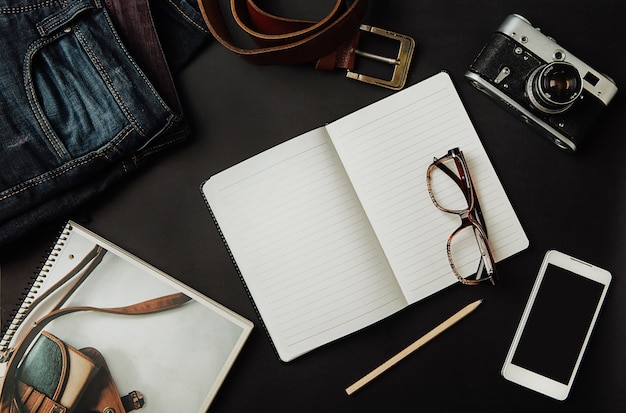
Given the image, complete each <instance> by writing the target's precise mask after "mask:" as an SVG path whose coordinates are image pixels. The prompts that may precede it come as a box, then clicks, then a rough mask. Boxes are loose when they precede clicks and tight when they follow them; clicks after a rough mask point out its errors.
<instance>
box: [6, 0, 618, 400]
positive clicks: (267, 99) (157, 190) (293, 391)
mask: <svg viewBox="0 0 626 413" xmlns="http://www.w3.org/2000/svg"><path fill="white" fill-rule="evenodd" d="M329 3H332V2H329ZM292 7H295V6H293V5H292ZM513 12H514V13H519V14H522V15H523V16H525V17H526V18H528V19H529V20H530V21H531V22H532V23H533V24H534V25H535V26H539V27H541V28H542V31H543V32H544V33H545V34H548V35H550V36H552V37H554V38H555V39H556V40H557V42H558V43H559V44H561V45H562V46H563V47H565V48H566V49H568V50H569V51H570V52H572V53H573V54H575V55H576V56H577V57H579V58H580V59H581V60H583V61H584V62H586V63H588V64H589V65H591V66H593V67H595V68H597V69H598V70H600V71H602V72H604V73H606V74H608V75H610V76H611V77H612V78H613V79H614V80H615V82H616V83H617V85H618V87H619V86H620V85H621V86H625V85H626V63H625V62H626V59H624V56H623V50H624V41H625V40H626V38H625V37H624V35H623V26H624V17H625V16H626V7H625V6H624V3H623V2H622V1H619V0H597V1H594V2H586V1H578V2H572V1H571V0H558V1H550V2H546V1H538V0H530V1H529V0H526V1H511V0H508V1H478V0H477V1H465V2H452V1H409V0H405V1H401V0H395V1H391V0H386V1H382V0H380V1H376V0H372V1H371V2H370V4H369V8H368V13H367V16H366V18H365V22H366V23H368V24H371V25H374V26H379V27H383V28H387V29H390V30H393V31H397V32H400V33H403V34H407V35H410V36H412V37H414V38H415V40H416V44H417V49H416V53H415V56H414V60H413V64H412V68H411V71H410V74H409V78H408V84H409V85H410V84H414V83H417V82H419V81H420V80H423V79H425V78H427V77H430V76H431V75H433V74H435V73H437V72H439V71H441V70H446V71H448V72H449V73H450V75H451V77H452V79H453V81H454V82H455V84H456V86H457V88H458V90H459V94H460V95H461V99H462V100H463V102H464V103H465V105H466V108H467V111H468V112H469V115H470V117H471V119H472V121H473V122H474V125H475V127H476V129H477V131H478V134H479V136H480V137H481V139H482V142H483V144H484V146H485V148H486V150H487V153H488V154H489V156H490V158H491V160H492V162H493V165H494V167H495V169H496V171H497V173H498V175H499V177H500V179H501V181H502V184H503V186H504V188H505V190H506V192H507V194H508V196H509V198H510V200H511V203H512V204H513V207H514V208H515V210H516V211H517V213H518V216H519V218H520V221H521V223H522V225H523V227H524V229H525V231H526V233H527V235H528V237H529V239H530V248H529V249H527V250H525V251H523V252H521V253H520V254H518V255H516V256H514V257H512V258H509V259H507V260H506V261H504V262H502V263H500V264H499V272H500V277H501V283H500V285H498V286H496V287H487V286H485V287H482V286H479V287H467V286H462V285H455V286H453V287H450V288H448V289H446V290H444V291H442V292H440V293H438V294H436V295H434V296H432V297H429V298H427V299H425V300H423V301H421V302H419V303H417V304H415V305H412V306H410V307H409V308H407V309H406V310H404V311H402V312H400V313H398V314H396V315H394V316H392V317H390V318H388V319H386V320H384V321H383V322H380V323H378V324H376V325H374V326H371V327H369V328H367V329H365V330H362V331H360V332H358V333H356V334H353V335H351V336H349V337H347V338H344V339H341V340H339V341H337V342H335V343H332V344H330V345H327V346H325V347H323V348H320V349H318V350H315V351H313V352H312V353H309V354H307V355H305V356H303V357H301V358H299V359H296V360H295V361H293V362H291V363H288V364H284V363H281V362H280V361H279V360H278V359H277V357H276V356H275V354H274V352H273V350H272V348H271V346H270V343H269V341H268V339H267V338H266V336H265V333H264V331H263V329H262V328H261V326H260V323H259V320H258V318H257V316H256V314H255V312H254V309H253V307H252V305H251V303H250V301H249V299H248V296H247V295H246V292H245V290H244V287H243V285H242V283H241V282H240V280H239V278H238V276H237V273H236V271H235V268H234V266H233V265H232V263H231V261H230V258H229V255H228V253H227V251H226V249H225V248H224V245H223V244H222V241H221V238H220V236H219V234H218V231H217V229H216V227H215V225H214V224H213V222H212V221H211V218H210V215H209V212H208V210H207V207H206V205H205V204H204V201H203V198H202V196H201V195H200V190H199V187H200V184H201V183H202V182H203V181H204V180H205V179H207V178H208V177H210V176H211V175H213V174H215V173H217V172H219V171H221V170H223V169H225V168H228V167H229V166H231V165H233V164H235V163H237V162H239V161H242V160H244V159H246V158H248V157H250V156H253V155H255V154H257V153H259V152H261V151H263V150H265V149H267V148H270V147H271V146H274V145H276V144H278V143H281V142H283V141H285V140H287V139H289V138H291V137H294V136H297V135H299V134H302V133H304V132H306V131H309V130H311V129H313V128H316V127H318V126H321V125H324V124H326V123H328V122H331V121H333V120H336V119H338V118H339V117H341V116H343V115H346V114H348V113H350V112H353V111H355V110H356V109H359V108H361V107H363V106H365V105H367V104H369V103H372V102H374V101H377V100H379V99H381V98H384V97H385V96H388V95H389V94H391V93H393V92H392V91H390V90H388V89H383V88H379V87H376V86H371V85H367V84H364V83H360V82H356V81H353V80H348V79H346V78H345V77H344V74H343V73H341V72H332V73H323V72H321V71H316V70H314V69H313V68H312V67H311V66H308V65H303V66H297V67H256V66H252V65H250V64H248V63H246V62H244V61H243V60H241V59H240V58H239V57H237V56H235V55H233V54H231V53H230V52H228V51H227V50H225V49H224V48H223V47H221V46H220V45H219V44H218V43H217V42H214V41H213V42H209V43H208V44H207V47H206V48H204V49H203V50H202V52H201V53H200V54H199V55H198V56H197V57H196V58H195V59H194V60H193V62H192V63H191V64H190V65H189V66H187V67H186V68H185V69H184V70H183V71H182V72H181V73H180V74H179V75H178V76H177V81H178V84H179V93H180V97H181V100H182V101H183V102H184V106H185V108H186V114H187V116H188V118H189V120H190V121H191V124H192V126H193V135H192V139H191V140H190V141H189V142H188V143H186V144H184V145H183V146H181V147H179V148H178V149H176V150H172V151H170V152H169V153H167V154H165V155H164V156H163V157H161V158H160V159H159V160H158V162H156V163H154V164H152V165H150V166H149V167H148V168H146V169H144V170H143V171H141V172H139V173H137V174H135V175H133V176H132V177H130V178H129V179H127V180H126V181H125V182H123V183H122V184H120V185H118V186H116V187H115V188H114V189H112V190H109V191H107V192H106V193H104V194H103V195H102V196H99V197H98V199H96V200H94V201H93V202H91V203H90V204H89V205H88V206H87V207H85V208H81V209H80V210H78V211H75V212H73V213H72V214H71V215H69V216H68V218H71V219H74V220H76V221H78V222H80V223H82V224H84V225H85V226H87V227H88V228H89V229H91V230H93V231H95V232H96V233H99V234H100V235H102V236H104V237H105V238H107V239H109V240H110V241H112V242H114V243H116V244H118V245H119V246H121V247H122V248H124V249H127V250H128V251H130V252H131V253H133V254H135V255H137V256H138V257H140V258H142V259H144V260H146V261H148V262H149V263H151V264H152V265H154V266H156V267H157V268H159V269H161V270H163V271H165V272H167V273H169V274H170V275H172V276H174V277H176V278H178V279H180V280H181V281H183V282H185V283H186V284H188V285H190V286H191V287H193V288H195V289H197V290H199V291H200V292H202V293H204V294H206V295H207V296H209V297H211V298H213V299H215V300H216V301H218V302H220V303H222V304H224V305H225V306H227V307H229V308H231V309H233V310H235V311H236V312H238V313H240V314H242V315H243V316H245V317H247V318H248V319H250V320H252V321H253V322H254V323H255V326H256V327H255V329H254V330H253V333H252V335H251V337H250V339H249V341H248V342H247V344H246V346H245V347H244V349H243V351H242V353H241V355H240V357H239V358H238V360H237V362H236V364H235V365H234V367H233V369H232V371H231V372H230V374H229V375H228V377H227V379H226V381H225V382H224V384H223V386H222V388H221V390H220V392H219V393H218V395H217V397H216V399H215V400H214V403H213V404H212V406H211V409H210V410H211V411H212V412H250V411H258V410H259V409H263V410H265V411H279V412H293V411H307V412H319V411H341V412H346V411H350V412H370V411H371V412H381V411H419V412H478V411H480V412H516V411H519V412H529V411H533V412H540V411H541V412H543V411H550V412H552V411H574V410H575V411H594V412H614V411H622V409H623V408H624V406H626V360H625V354H626V350H625V349H626V306H625V304H624V303H625V302H626V300H625V299H626V284H625V281H624V277H626V258H625V254H624V252H625V251H626V168H624V166H623V165H624V156H626V119H625V117H624V114H625V113H626V100H625V99H624V94H623V91H622V92H621V93H618V94H617V96H616V97H615V99H614V100H613V101H612V102H611V104H610V105H609V107H608V108H607V110H606V112H605V113H604V114H603V116H602V117H601V119H600V120H599V121H598V122H597V123H596V124H594V125H593V128H592V130H591V133H590V134H589V136H588V137H587V141H586V142H585V143H584V144H583V147H582V148H581V149H580V150H579V151H578V152H577V153H576V154H573V155H572V154H567V153H565V152H563V151H561V150H558V149H557V148H556V147H555V146H554V145H553V144H551V143H549V142H548V141H547V140H546V139H544V138H542V137H540V136H539V135H538V134H536V133H535V132H534V131H533V130H531V129H530V128H529V127H528V126H526V125H524V124H523V123H522V122H520V121H519V120H518V119H516V118H515V117H514V116H512V115H511V114H509V113H508V112H506V111H504V110H503V109H502V108H500V107H499V106H497V105H496V104H494V102H493V101H491V100H489V99H488V98H487V97H486V96H485V95H483V94H481V93H479V92H478V91H476V90H475V89H474V88H472V86H471V85H469V84H468V82H467V81H465V80H464V77H463V75H464V73H465V71H466V69H467V68H468V66H469V64H470V63H471V62H472V60H473V59H474V57H475V56H476V55H477V54H478V52H479V51H480V49H481V48H482V46H483V45H484V44H485V42H486V41H487V40H488V38H489V36H490V34H491V33H493V31H494V30H495V29H496V28H497V27H498V26H499V25H500V23H501V22H502V21H503V20H504V18H505V17H506V16H507V15H508V14H509V13H513ZM63 223H64V220H59V221H58V222H53V223H51V224H49V225H45V226H43V227H41V228H40V229H39V230H38V231H37V232H35V233H32V234H29V235H27V236H26V237H24V238H22V239H20V240H19V241H17V242H15V243H13V244H12V245H9V246H8V247H4V248H3V249H2V251H1V252H0V265H1V270H2V273H1V276H2V319H3V322H6V319H7V318H8V315H9V313H10V310H11V309H12V308H13V304H14V302H15V301H17V300H18V299H19V296H20V294H21V292H22V290H23V288H24V287H25V286H26V285H27V284H28V281H29V278H30V277H31V276H32V275H33V274H34V273H35V272H36V270H37V268H38V266H39V265H40V263H41V261H42V259H43V258H44V256H45V255H46V253H47V252H48V251H49V247H50V245H51V243H52V242H53V241H54V239H55V238H56V236H57V235H58V233H59V231H60V229H61V228H62V226H63ZM548 249H557V250H561V251H563V252H565V253H568V254H570V255H573V256H575V257H578V258H580V259H583V260H586V261H588V262H591V263H593V264H596V265H598V266H600V267H603V268H606V269H608V270H609V271H611V273H612V274H613V282H612V285H611V287H610V289H609V293H608V296H607V300H606V303H605V306H604V308H603V310H602V313H601V316H600V318H599V320H598V324H597V327H596V329H595V331H594V334H593V336H592V338H591V341H590V344H589V347H588V351H587V353H586V356H585V358H584V360H583V363H582V366H581V368H580V370H579V374H578V378H577V380H576V382H575V383H574V387H573V390H572V393H571V395H570V397H569V398H568V400H567V401H565V402H557V401H553V400H552V399H549V398H547V397H545V396H542V395H540V394H537V393H534V392H532V391H530V390H526V389H524V388H522V387H519V386H517V385H515V384H512V383H510V382H508V381H506V380H504V379H503V378H502V377H501V376H500V369H501V367H502V363H503V361H504V358H505V355H506V352H507V350H508V347H509V345H510V342H511V340H512V337H513V334H514V332H515V329H516V327H517V323H518V321H519V319H520V316H521V313H522V310H523V308H524V305H525V303H526V300H527V298H528V295H529V293H530V289H531V286H532V283H533V282H534V280H535V275H536V273H537V270H538V268H539V266H540V263H541V260H542V258H543V256H544V254H545V252H546V251H547V250H548ZM478 298H484V299H485V301H484V303H483V304H482V306H481V307H480V308H479V309H478V310H477V311H476V312H475V313H474V314H472V315H471V317H470V318H468V319H467V320H464V321H463V322H461V323H459V324H458V325H456V326H454V327H453V328H451V329H450V330H448V331H447V332H445V333H444V334H443V335H442V336H440V337H438V338H437V339H436V340H435V341H433V342H431V343H430V344H428V345H427V346H425V347H424V348H422V349H420V350H419V351H418V352H417V353H415V354H413V355H412V356H411V357H409V358H408V359H406V360H404V361H403V362H401V363H400V364H399V365H397V366H396V367H394V369H392V370H390V371H388V372H387V373H386V374H385V375H384V376H383V377H380V378H379V379H377V380H376V381H375V382H373V383H371V384H370V385H368V386H367V387H366V388H364V389H362V390H361V391H359V392H358V393H356V394H354V395H353V396H347V395H346V394H345V392H344V388H345V387H346V386H348V385H349V384H351V383H352V382H353V381H355V380H356V379H358V378H359V377H361V376H362V375H363V374H365V373H366V372H368V371H369V370H370V369H372V368H373V367H375V366H376V365H378V364H379V363H381V362H382V361H384V360H385V359H387V358H388V357H390V356H392V355H393V354H395V353H396V352H398V351H399V350H401V349H402V348H404V347H405V346H406V345H408V344H409V343H411V342H412V341H414V340H415V339H416V338H418V337H419V336H421V335H422V334H424V333H426V332H427V331H428V330H430V329H431V328H432V327H434V326H435V325H436V324H438V323H439V322H441V321H442V320H443V319H445V318H446V317H448V316H449V315H451V314H452V313H454V312H455V311H456V310H458V309H459V308H461V306H463V305H465V304H466V303H468V302H470V301H472V300H474V299H478ZM163 334H167V331H164V332H163ZM182 356H183V355H181V357H182Z"/></svg>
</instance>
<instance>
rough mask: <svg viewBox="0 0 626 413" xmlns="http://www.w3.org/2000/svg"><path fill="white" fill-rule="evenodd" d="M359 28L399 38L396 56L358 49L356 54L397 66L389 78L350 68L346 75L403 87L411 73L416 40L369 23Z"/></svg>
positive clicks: (388, 85)
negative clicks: (364, 73) (380, 54)
mask: <svg viewBox="0 0 626 413" xmlns="http://www.w3.org/2000/svg"><path fill="white" fill-rule="evenodd" d="M359 30H361V31H364V32H369V33H372V34H376V35H379V36H383V37H387V38H390V39H393V40H397V41H398V42H399V43H400V47H399V49H398V56H397V57H396V58H391V57H385V56H379V55H376V54H372V53H368V52H363V51H361V50H358V49H357V50H355V54H356V55H358V56H361V57H365V58H368V59H372V60H376V61H379V62H383V63H387V64H390V65H394V66H395V68H394V70H393V75H392V76H391V79H388V80H387V79H380V78H376V77H373V76H368V75H363V74H359V73H355V72H353V71H350V70H348V72H347V73H346V77H348V78H350V79H355V80H359V81H361V82H365V83H371V84H373V85H378V86H382V87H386V88H389V89H394V90H400V89H402V88H403V87H404V84H405V83H406V78H407V76H408V74H409V66H410V65H411V58H412V57H413V51H414V50H415V40H413V38H411V37H409V36H405V35H403V34H400V33H395V32H392V31H389V30H385V29H381V28H378V27H373V26H369V25H367V24H362V25H361V26H360V27H359Z"/></svg>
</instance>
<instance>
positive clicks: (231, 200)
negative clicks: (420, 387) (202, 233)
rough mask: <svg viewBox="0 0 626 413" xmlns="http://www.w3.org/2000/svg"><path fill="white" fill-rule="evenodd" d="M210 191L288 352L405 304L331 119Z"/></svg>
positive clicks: (270, 326)
mask: <svg viewBox="0 0 626 413" xmlns="http://www.w3.org/2000/svg"><path fill="white" fill-rule="evenodd" d="M203 192H204V194H205V197H206V199H207V201H208V203H209V205H210V207H211V209H212V211H213V214H214V215H215V218H216V220H217V222H218V223H219V226H220V229H221V231H222V233H223V235H224V237H225V238H226V240H227V243H228V245H229V247H230V250H231V252H232V254H233V257H234V259H235V261H236V262H237V265H238V266H239V269H240V271H241V273H242V275H243V277H244V280H245V282H246V284H247V287H248V289H249V290H250V293H251V295H252V297H253V299H254V301H255V304H256V306H257V308H258V310H259V313H260V314H261V317H262V318H263V321H264V323H265V325H266V328H267V330H268V332H269V333H270V335H271V337H272V340H273V342H274V345H275V347H276V350H277V352H278V354H279V356H280V358H281V359H283V360H285V361H288V360H291V359H293V358H295V357H297V356H298V355H301V354H303V353H305V352H307V351H310V350H312V349H314V348H316V347H318V346H320V345H322V344H325V343H327V342H329V341H332V340H334V339H336V338H339V337H342V336H344V335H346V334H348V333H351V332H353V331H356V330H358V329H360V328H363V327H364V326H366V325H369V324H371V323H373V322H375V321H378V320H379V319H381V318H383V317H385V316H387V315H390V314H392V313H394V312H396V311H397V310H398V309H400V308H403V307H404V306H406V304H407V303H406V301H405V299H404V297H403V295H402V292H401V291H400V288H399V286H398V284H397V282H396V280H395V278H394V277H393V274H392V273H391V270H390V268H389V266H388V263H387V261H386V258H385V256H384V254H383V253H382V251H381V250H380V245H379V243H378V241H377V240H376V238H375V236H374V234H373V231H372V228H371V226H370V224H369V221H368V220H367V218H366V217H365V215H364V213H363V210H362V208H361V205H360V203H359V201H358V199H357V198H356V196H355V194H354V190H353V188H352V186H351V184H350V182H349V181H348V179H347V176H346V175H345V171H344V169H343V166H342V165H341V163H340V162H339V160H338V158H337V155H336V153H335V151H334V148H333V145H332V144H331V143H330V141H329V139H328V135H327V133H326V131H325V130H324V129H323V128H320V129H317V130H314V131H312V132H309V133H306V134H304V135H301V136H299V137H297V138H294V139H291V140H289V141H287V142H285V143H283V144H281V145H278V146H276V147H274V148H272V149H270V150H268V151H265V152H263V153H261V154H260V155H257V156H255V157H253V158H251V159H248V160H246V161H244V162H242V163H240V164H238V165H235V166H234V167H232V168H229V169H227V170H226V171H224V172H221V173H219V174H217V175H215V176H213V177H211V178H210V179H209V180H208V181H207V183H206V184H205V185H204V187H203Z"/></svg>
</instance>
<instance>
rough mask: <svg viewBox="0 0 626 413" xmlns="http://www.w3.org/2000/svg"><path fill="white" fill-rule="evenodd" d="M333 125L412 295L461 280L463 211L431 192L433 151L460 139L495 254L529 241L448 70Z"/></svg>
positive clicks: (348, 165) (340, 149)
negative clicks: (456, 243)
mask: <svg viewBox="0 0 626 413" xmlns="http://www.w3.org/2000/svg"><path fill="white" fill-rule="evenodd" d="M327 130H328V131H329V134H330V135H331V137H332V140H333V143H334V145H335V147H336V150H337V152H338V154H339V156H340V157H341V159H342V162H343V164H344V167H345V169H346V171H347V173H348V175H349V177H350V179H351V181H352V183H353V186H354V188H355V190H356V192H357V194H358V196H359V198H360V199H361V203H362V204H363V207H364V209H365V211H366V213H367V215H368V217H369V219H370V222H371V223H372V226H373V228H374V230H375V232H376V234H377V236H378V238H379V241H380V243H381V245H382V247H383V249H384V250H385V253H386V254H387V258H388V260H389V262H390V265H391V267H392V268H393V271H394V273H395V275H396V277H397V278H398V280H399V282H400V284H401V286H402V289H403V291H404V292H405V295H406V297H407V299H408V301H409V302H415V301H417V300H420V299H422V298H424V297H426V296H428V295H430V294H432V293H434V292H437V291H439V290H440V289H442V288H445V287H446V286H449V285H451V284H453V283H455V282H456V277H454V275H453V274H452V271H451V269H450V266H449V264H448V260H447V254H446V241H447V239H448V236H449V235H450V234H451V233H452V232H453V231H454V230H455V229H456V228H457V227H458V226H459V224H460V219H459V218H458V216H456V215H453V214H448V213H444V212H441V211H440V210H438V209H437V208H436V207H435V206H434V205H433V203H432V201H431V200H430V197H429V195H428V190H427V186H426V170H427V168H428V165H429V164H430V163H431V162H432V160H433V157H438V158H439V157H442V156H444V155H445V154H446V153H447V152H448V150H449V149H452V148H454V147H457V146H458V147H459V148H460V149H461V150H462V151H463V153H464V155H465V158H466V161H467V162H468V164H469V169H470V173H471V174H472V178H473V180H474V184H475V186H476V191H477V193H478V197H479V200H480V205H481V207H482V210H483V214H484V218H485V222H486V226H487V228H488V232H489V240H490V243H491V245H492V248H493V249H494V254H495V256H496V260H501V259H503V258H506V257H508V256H510V255H512V254H514V253H517V252H519V251H521V250H523V249H525V248H527V247H528V239H527V237H526V235H525V233H524V231H523V229H522V227H521V225H520V222H519V220H518V219H517V216H516V214H515V212H514V211H513V208H512V207H511V204H510V202H509V200H508V198H507V196H506V193H505V192H504V189H503V187H502V185H501V183H500V181H499V179H498V177H497V175H496V173H495V171H494V169H493V167H492V165H491V162H490V161H489V159H488V157H487V154H486V153H485V150H484V148H483V146H482V144H481V142H480V140H479V138H478V135H477V134H476V131H475V130H474V127H473V125H472V123H471V121H470V119H469V117H468V115H467V113H466V111H465V108H464V107H463V104H462V102H461V100H460V98H459V96H458V93H457V91H456V89H455V88H454V85H453V84H452V81H451V79H450V77H449V75H448V74H446V73H440V74H438V75H435V76H433V77H431V78H429V79H427V80H425V81H423V82H421V83H419V84H417V85H414V86H412V87H410V88H408V89H405V90H404V91H402V92H399V93H396V94H394V95H392V96H390V97H389V98H387V99H385V100H383V101H380V102H377V103H375V104H373V105H370V106H368V107H366V108H364V109H361V110H359V111H358V112H355V113H352V114H350V115H348V116H346V117H344V118H342V119H340V120H338V121H336V122H334V123H332V124H330V125H328V126H327Z"/></svg>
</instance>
